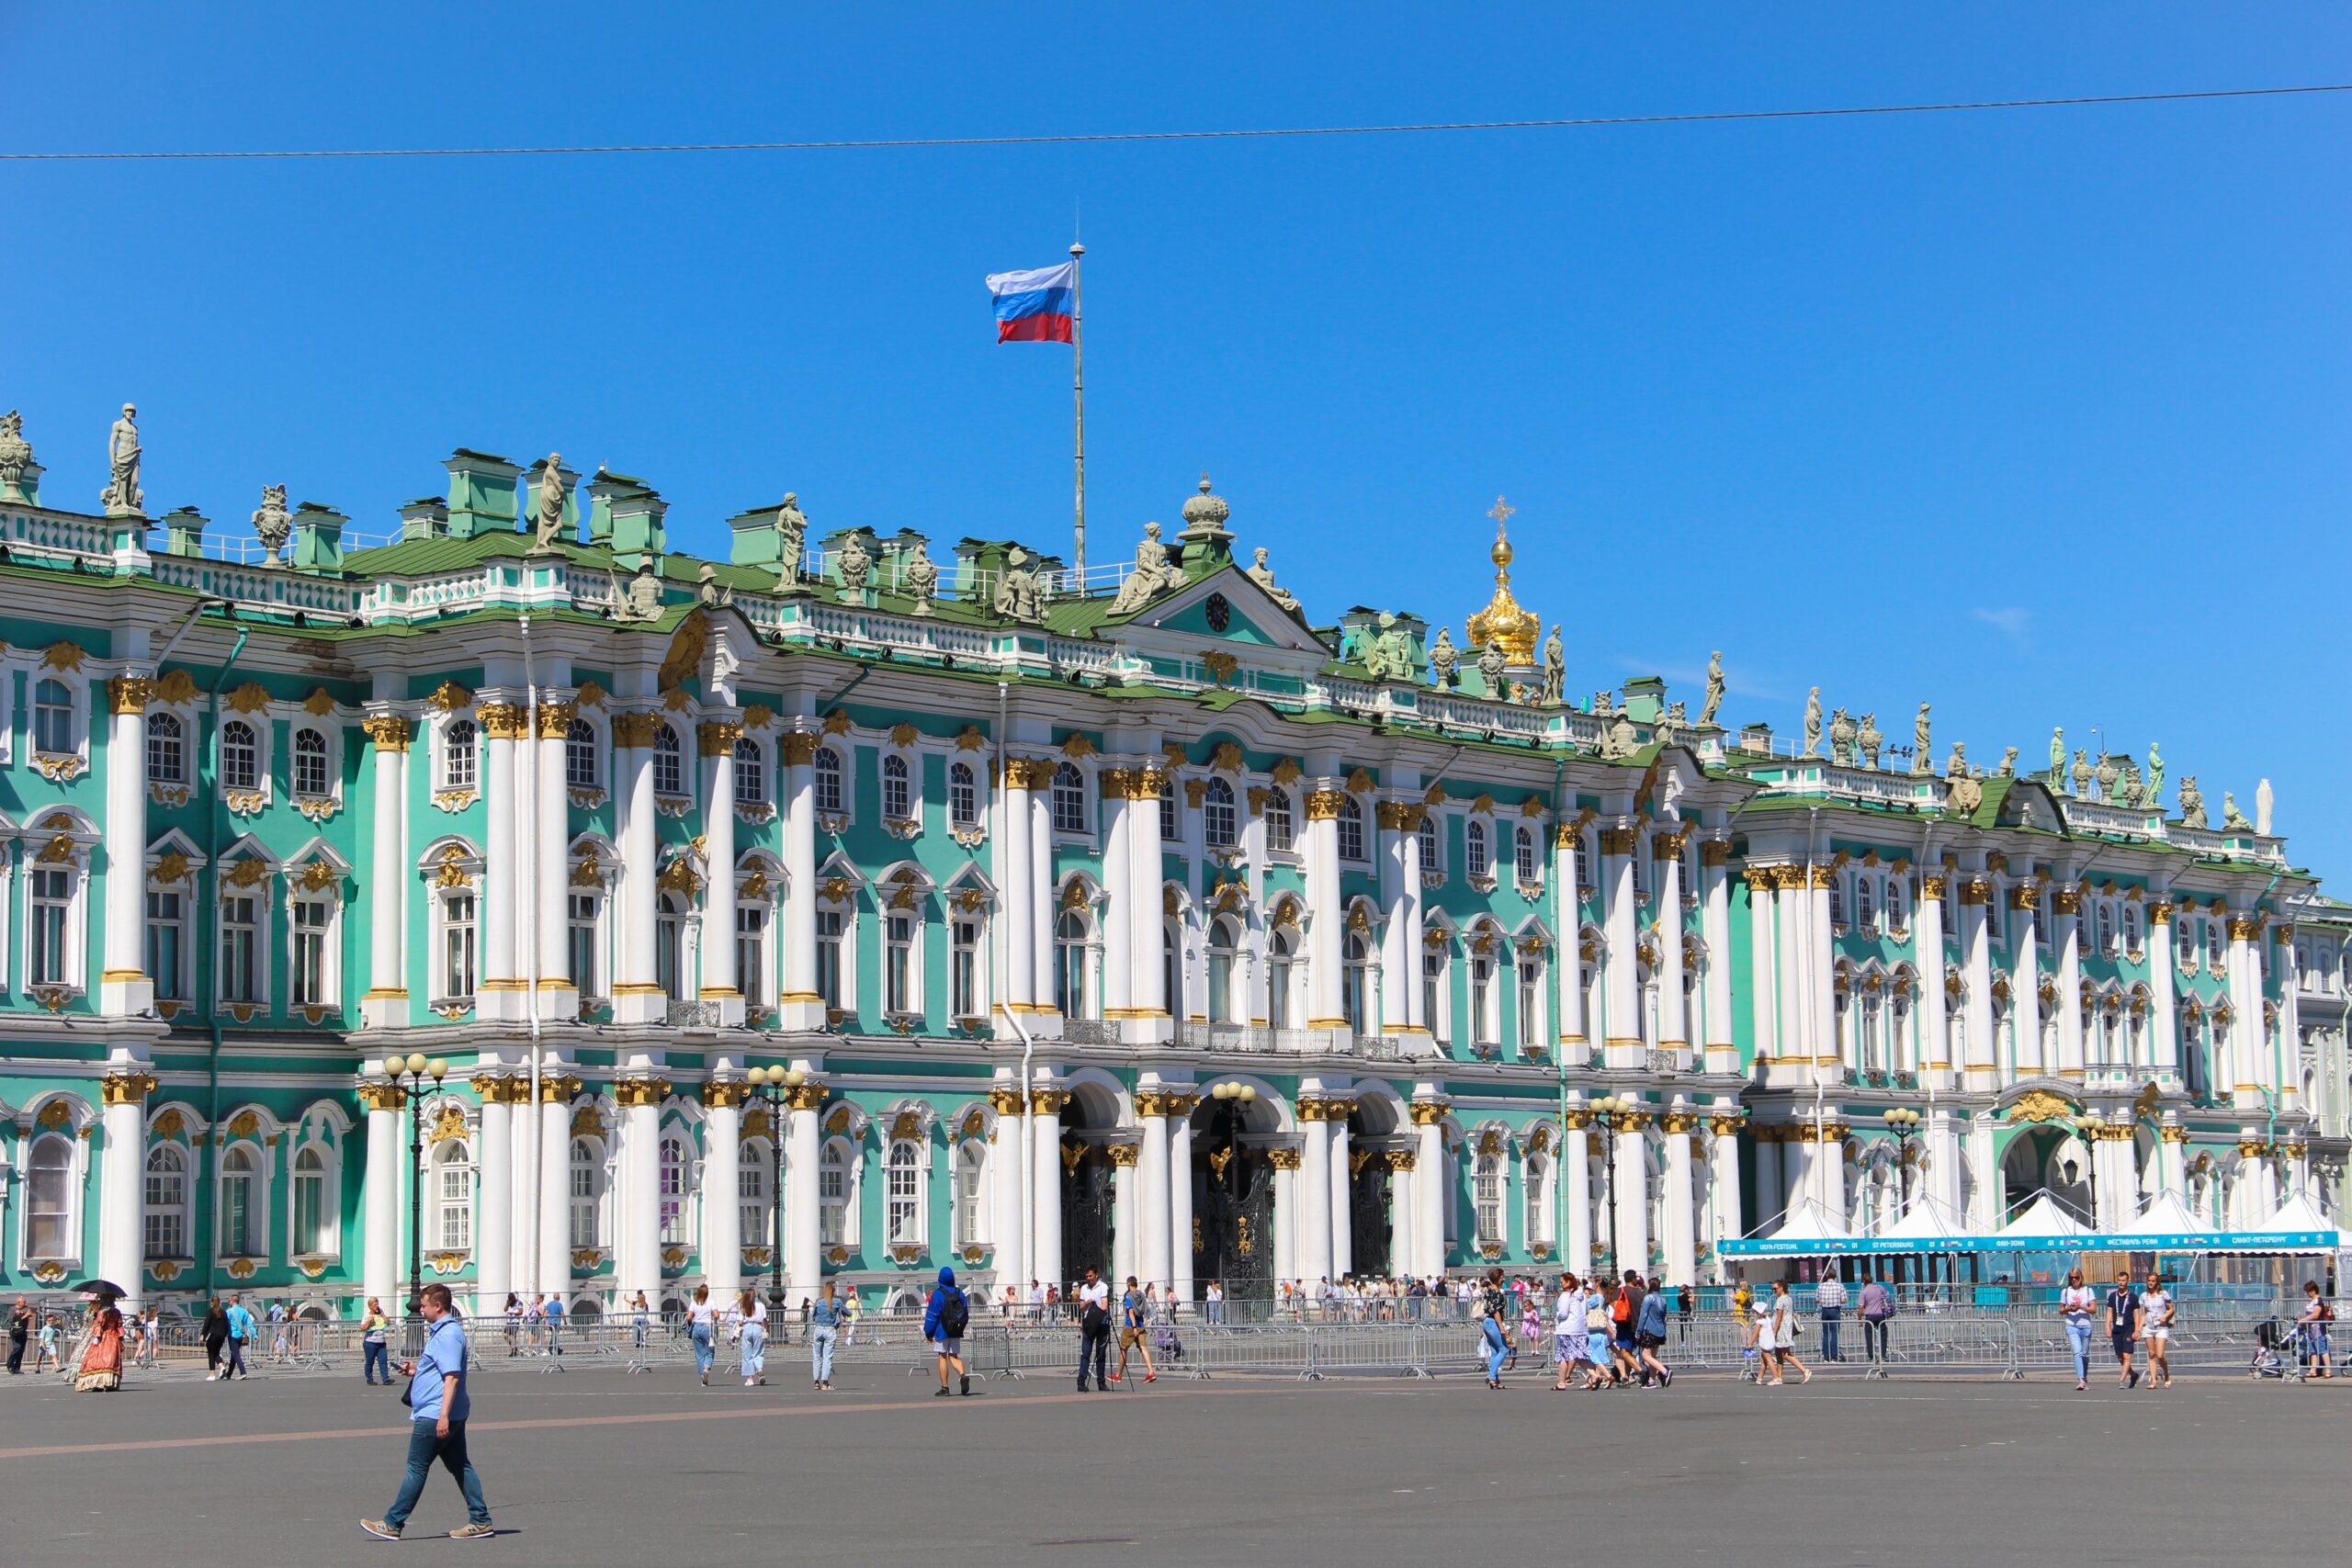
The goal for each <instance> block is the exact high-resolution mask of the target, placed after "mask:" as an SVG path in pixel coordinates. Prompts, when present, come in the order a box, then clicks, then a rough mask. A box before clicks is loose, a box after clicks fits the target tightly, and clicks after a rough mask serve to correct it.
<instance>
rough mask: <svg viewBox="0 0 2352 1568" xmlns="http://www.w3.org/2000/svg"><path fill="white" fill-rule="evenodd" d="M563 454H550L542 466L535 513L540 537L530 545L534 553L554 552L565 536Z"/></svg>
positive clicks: (534, 531) (536, 527) (545, 553)
mask: <svg viewBox="0 0 2352 1568" xmlns="http://www.w3.org/2000/svg"><path fill="white" fill-rule="evenodd" d="M562 464H563V455H562V454H561V453H560V452H550V453H548V460H547V461H546V462H544V463H542V464H540V465H539V499H538V504H537V508H536V509H535V511H534V512H533V514H532V532H533V533H534V534H536V535H537V542H536V543H534V544H533V545H532V546H531V553H532V554H533V555H535V556H544V555H552V554H554V553H555V548H556V546H557V544H558V543H559V542H560V540H561V539H562V538H563V468H562Z"/></svg>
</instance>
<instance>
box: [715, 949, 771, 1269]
mask: <svg viewBox="0 0 2352 1568" xmlns="http://www.w3.org/2000/svg"><path fill="white" fill-rule="evenodd" d="M728 945H729V947H732V946H733V945H734V933H733V932H731V931H730V932H729V933H728ZM702 1129H703V1130H702V1141H703V1156H702V1277H703V1280H704V1282H705V1283H707V1285H709V1286H710V1293H711V1294H712V1295H714V1296H716V1295H718V1294H720V1293H721V1292H728V1291H738V1290H741V1289H742V1286H743V1207H742V1205H741V1203H739V1202H738V1201H736V1183H737V1181H738V1179H739V1173H740V1172H741V1168H742V1158H743V1105H742V1089H741V1087H740V1086H739V1085H736V1084H731V1083H730V1084H718V1083H712V1084H706V1085H705V1086H704V1088H703V1122H702ZM769 1240H770V1238H769V1237H767V1236H761V1237H759V1238H758V1239H757V1241H755V1242H754V1244H753V1245H755V1246H756V1245H763V1244H765V1243H767V1242H768V1241H769Z"/></svg>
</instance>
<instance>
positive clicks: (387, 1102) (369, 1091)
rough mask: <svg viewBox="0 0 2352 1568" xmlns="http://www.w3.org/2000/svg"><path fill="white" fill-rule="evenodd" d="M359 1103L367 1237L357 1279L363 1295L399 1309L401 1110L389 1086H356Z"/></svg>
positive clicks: (387, 1307)
mask: <svg viewBox="0 0 2352 1568" xmlns="http://www.w3.org/2000/svg"><path fill="white" fill-rule="evenodd" d="M359 1102H360V1103H361V1104H362V1105H364V1106H366V1107H367V1108H368V1185H367V1189H366V1191H365V1193H364V1194H363V1196H364V1197H365V1198H366V1200H367V1204H368V1212H367V1235H366V1238H365V1240H364V1241H363V1243H362V1245H361V1250H360V1258H359V1265H360V1266H359V1279H360V1285H361V1289H362V1291H363V1293H365V1294H367V1295H371V1296H373V1297H375V1298H376V1299H377V1300H378V1301H379V1302H381V1303H384V1310H385V1311H387V1312H389V1313H391V1314H394V1315H398V1314H400V1311H401V1293H400V1279H401V1236H400V1213H401V1105H402V1104H403V1103H404V1102H403V1101H402V1100H401V1093H400V1090H398V1089H394V1088H393V1087H392V1086H391V1085H390V1084H383V1083H368V1084H362V1085H360V1086H359Z"/></svg>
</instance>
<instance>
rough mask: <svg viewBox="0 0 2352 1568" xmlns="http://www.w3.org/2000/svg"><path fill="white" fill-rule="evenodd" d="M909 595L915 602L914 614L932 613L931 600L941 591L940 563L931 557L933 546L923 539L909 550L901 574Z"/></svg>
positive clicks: (900, 578)
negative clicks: (925, 542)
mask: <svg viewBox="0 0 2352 1568" xmlns="http://www.w3.org/2000/svg"><path fill="white" fill-rule="evenodd" d="M899 582H900V583H901V584H902V585H904V587H905V589H906V591H907V597H908V598H910V599H912V600H913V601H914V602H915V604H914V614H916V615H930V614H931V602H932V600H933V598H935V597H937V595H938V593H939V563H938V562H936V561H934V560H933V559H932V558H931V548H930V547H929V546H928V545H926V544H924V542H923V541H922V540H921V539H917V540H916V541H915V542H914V547H913V548H912V549H911V550H910V551H909V552H908V557H907V563H906V566H905V567H904V568H903V569H902V570H900V572H899Z"/></svg>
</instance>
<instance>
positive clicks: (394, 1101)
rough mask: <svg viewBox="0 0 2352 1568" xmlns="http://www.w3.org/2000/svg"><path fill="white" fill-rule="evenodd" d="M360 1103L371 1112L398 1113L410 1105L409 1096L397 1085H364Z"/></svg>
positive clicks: (360, 1092) (362, 1085)
mask: <svg viewBox="0 0 2352 1568" xmlns="http://www.w3.org/2000/svg"><path fill="white" fill-rule="evenodd" d="M359 1103H360V1104H361V1105H364V1106H366V1107H367V1108H368V1110H370V1111H398V1110H400V1109H401V1107H402V1106H404V1105H406V1104H407V1103H408V1094H407V1091H406V1090H404V1089H401V1086H400V1085H398V1084H396V1083H364V1084H361V1085H360V1086H359Z"/></svg>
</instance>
